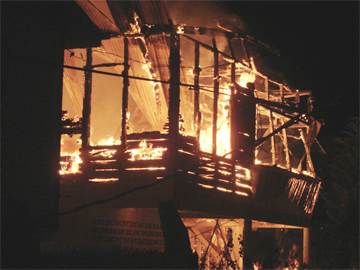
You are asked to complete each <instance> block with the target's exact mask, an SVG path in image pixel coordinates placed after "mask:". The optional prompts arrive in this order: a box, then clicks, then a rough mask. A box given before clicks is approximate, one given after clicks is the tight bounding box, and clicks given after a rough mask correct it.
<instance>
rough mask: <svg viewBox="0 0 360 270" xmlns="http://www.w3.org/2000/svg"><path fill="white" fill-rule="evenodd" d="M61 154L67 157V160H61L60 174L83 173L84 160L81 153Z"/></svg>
mask: <svg viewBox="0 0 360 270" xmlns="http://www.w3.org/2000/svg"><path fill="white" fill-rule="evenodd" d="M61 156H62V157H65V158H66V161H60V166H61V169H60V171H59V174H60V175H65V174H76V173H81V171H80V163H82V160H81V158H80V154H79V153H73V154H62V155H61Z"/></svg>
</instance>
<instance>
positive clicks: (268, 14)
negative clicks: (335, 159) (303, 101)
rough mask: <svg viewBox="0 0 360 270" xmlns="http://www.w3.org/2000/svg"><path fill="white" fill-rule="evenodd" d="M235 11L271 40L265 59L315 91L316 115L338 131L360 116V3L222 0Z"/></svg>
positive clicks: (295, 82) (330, 129) (301, 86)
mask: <svg viewBox="0 0 360 270" xmlns="http://www.w3.org/2000/svg"><path fill="white" fill-rule="evenodd" d="M219 8H225V9H227V11H228V12H229V13H234V14H237V15H238V16H239V17H240V18H241V20H242V21H243V22H244V24H245V30H246V33H247V34H250V35H253V36H254V37H256V38H258V39H260V40H262V41H264V42H265V43H268V44H271V45H273V46H274V47H275V48H277V49H279V50H280V53H281V54H280V56H279V57H277V56H275V55H272V56H269V58H268V59H267V60H268V61H269V62H271V64H273V65H274V66H275V67H276V68H277V69H279V70H280V71H281V72H282V73H284V78H285V79H286V81H288V82H289V83H290V85H291V86H294V87H295V88H296V89H299V90H312V93H313V95H314V98H315V104H314V116H315V117H316V119H318V120H321V119H323V120H324V122H325V125H324V126H323V127H322V130H321V131H320V134H319V136H320V137H321V136H326V135H327V134H335V133H337V132H338V131H339V130H341V129H342V128H343V127H344V124H345V123H346V120H347V118H348V117H352V116H358V115H359V2H357V1H354V2H340V1H338V2H332V1H316V2H313V1H309V2H292V1H291V2H290V1H282V2H272V1H270V2H263V1H261V2H257V1H252V2H242V1H231V2H222V3H219Z"/></svg>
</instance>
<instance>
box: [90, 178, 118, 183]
mask: <svg viewBox="0 0 360 270" xmlns="http://www.w3.org/2000/svg"><path fill="white" fill-rule="evenodd" d="M89 181H90V182H115V181H119V178H92V179H89Z"/></svg>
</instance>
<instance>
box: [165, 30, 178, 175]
mask: <svg viewBox="0 0 360 270" xmlns="http://www.w3.org/2000/svg"><path fill="white" fill-rule="evenodd" d="M169 69H170V88H169V150H168V151H169V157H170V160H169V162H170V163H171V166H170V167H172V168H171V169H170V170H175V164H176V160H177V152H178V151H177V148H178V147H177V145H178V138H179V112H180V38H179V35H178V34H176V33H172V34H171V35H170V58H169Z"/></svg>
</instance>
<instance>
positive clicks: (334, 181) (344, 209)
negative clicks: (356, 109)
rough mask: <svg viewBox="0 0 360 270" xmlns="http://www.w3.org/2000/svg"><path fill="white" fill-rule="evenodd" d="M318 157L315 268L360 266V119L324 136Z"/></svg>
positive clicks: (314, 245)
mask: <svg viewBox="0 0 360 270" xmlns="http://www.w3.org/2000/svg"><path fill="white" fill-rule="evenodd" d="M322 145H323V147H324V149H325V151H326V155H317V156H315V158H314V161H315V162H316V166H315V168H317V169H318V172H317V173H318V175H319V176H320V177H321V178H322V180H323V184H322V190H321V191H320V197H319V201H318V204H317V206H316V208H315V211H314V215H313V220H312V222H313V230H312V235H311V241H312V243H311V245H312V252H311V253H312V261H313V264H314V265H313V266H314V268H321V269H359V118H358V117H355V118H350V119H349V120H348V123H347V125H346V127H345V129H344V130H343V131H341V132H340V133H339V135H331V136H329V137H327V138H325V139H324V141H323V142H322Z"/></svg>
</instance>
